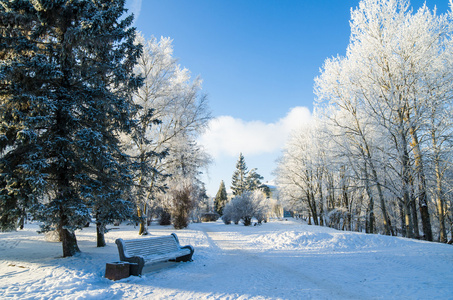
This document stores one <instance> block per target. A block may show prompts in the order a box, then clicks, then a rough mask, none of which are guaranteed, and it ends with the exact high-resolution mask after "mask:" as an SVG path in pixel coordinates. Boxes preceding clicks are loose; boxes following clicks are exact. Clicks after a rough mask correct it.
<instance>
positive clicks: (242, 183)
mask: <svg viewBox="0 0 453 300" xmlns="http://www.w3.org/2000/svg"><path fill="white" fill-rule="evenodd" d="M262 179H263V176H261V175H260V174H258V173H256V168H255V169H251V170H250V171H248V170H247V165H246V163H245V159H244V156H243V155H242V153H240V154H239V159H238V161H237V163H236V171H234V173H233V178H232V185H231V189H232V190H233V195H235V196H239V195H242V193H243V192H245V191H254V190H256V189H258V188H259V186H260V185H261V180H262Z"/></svg>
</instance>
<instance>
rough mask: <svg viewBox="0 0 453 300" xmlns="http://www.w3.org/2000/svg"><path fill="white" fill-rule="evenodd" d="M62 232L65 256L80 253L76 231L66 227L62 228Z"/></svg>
mask: <svg viewBox="0 0 453 300" xmlns="http://www.w3.org/2000/svg"><path fill="white" fill-rule="evenodd" d="M60 232H61V238H62V244H63V257H68V256H74V255H75V254H77V253H79V252H80V249H79V246H77V239H76V235H75V233H74V232H73V231H69V230H68V229H65V228H61V231H60Z"/></svg>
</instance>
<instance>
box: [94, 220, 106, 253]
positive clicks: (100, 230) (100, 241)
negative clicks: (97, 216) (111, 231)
mask: <svg viewBox="0 0 453 300" xmlns="http://www.w3.org/2000/svg"><path fill="white" fill-rule="evenodd" d="M105 245H106V244H105V225H104V224H101V223H98V222H96V247H105Z"/></svg>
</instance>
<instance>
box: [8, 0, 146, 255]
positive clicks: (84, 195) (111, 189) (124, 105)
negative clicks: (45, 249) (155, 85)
mask: <svg viewBox="0 0 453 300" xmlns="http://www.w3.org/2000/svg"><path fill="white" fill-rule="evenodd" d="M124 4H125V0H97V1H86V0H72V1H69V0H58V1H57V0H35V1H25V0H13V1H2V5H1V6H0V20H1V21H0V31H1V33H2V42H1V43H0V56H1V65H0V101H1V102H0V105H1V114H0V151H1V153H2V157H1V158H0V173H1V174H2V175H1V181H0V205H1V213H2V214H8V213H10V214H11V212H12V213H13V214H14V211H15V210H17V209H18V208H20V204H27V205H30V204H31V203H34V204H36V203H37V202H39V205H38V206H36V207H37V211H36V212H37V214H36V215H37V216H38V217H39V218H40V219H41V220H42V221H43V222H44V224H45V226H44V227H43V230H44V231H47V230H51V229H55V228H56V229H58V230H59V231H60V233H61V239H62V242H63V256H72V255H74V254H75V253H77V252H78V251H79V249H78V246H77V240H76V237H75V234H74V231H75V230H76V229H78V228H81V227H82V226H83V225H84V224H86V222H87V220H89V218H90V217H91V216H90V208H92V209H93V210H94V213H95V215H96V218H97V222H98V229H99V231H100V232H99V233H100V234H102V231H103V227H104V226H105V223H107V222H110V221H111V220H112V219H115V218H119V219H124V218H127V217H130V214H131V212H132V210H131V206H130V202H129V201H128V200H127V199H124V198H123V197H122V191H124V190H125V189H126V188H127V186H128V182H129V180H128V179H129V177H128V170H127V168H126V164H125V163H126V157H125V156H124V155H123V154H122V152H121V150H120V149H119V147H118V145H119V143H118V139H117V137H118V133H119V132H121V131H125V130H128V127H129V126H130V125H131V122H130V117H129V116H130V110H131V109H132V106H131V102H130V99H129V95H130V94H131V91H132V90H134V89H136V88H137V87H138V86H139V85H140V83H141V80H140V79H139V78H135V77H134V75H132V74H133V73H132V68H133V66H134V65H135V62H136V59H137V57H138V56H139V54H140V49H141V47H140V46H135V45H134V43H133V41H134V37H135V30H134V28H130V25H131V23H132V16H129V17H126V18H122V15H123V13H124V12H125V8H124ZM9 220H11V218H10V219H9ZM5 221H8V220H5Z"/></svg>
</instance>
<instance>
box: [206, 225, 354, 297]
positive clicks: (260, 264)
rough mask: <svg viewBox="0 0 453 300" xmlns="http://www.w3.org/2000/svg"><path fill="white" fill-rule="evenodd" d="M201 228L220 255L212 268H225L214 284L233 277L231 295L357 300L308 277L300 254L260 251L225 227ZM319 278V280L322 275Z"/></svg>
mask: <svg viewBox="0 0 453 300" xmlns="http://www.w3.org/2000/svg"><path fill="white" fill-rule="evenodd" d="M201 229H202V230H203V232H204V233H205V234H206V236H207V239H208V242H209V244H210V247H212V249H217V251H218V253H219V256H218V258H217V261H216V266H215V268H217V267H218V266H224V268H223V272H218V277H219V278H216V279H214V282H218V281H219V280H222V278H234V280H233V282H228V283H227V284H228V285H231V286H232V290H231V292H232V293H234V294H236V295H246V294H249V295H254V296H259V295H263V297H269V296H270V297H272V298H282V299H296V298H300V299H311V298H313V299H321V298H326V297H327V298H330V299H333V298H351V299H360V295H359V294H354V293H352V292H348V291H345V290H343V288H342V287H341V286H339V285H337V284H336V283H335V282H327V281H326V280H323V279H322V278H316V277H317V276H313V274H307V273H306V272H305V268H304V265H306V264H307V263H308V262H307V261H305V259H306V257H303V255H301V253H300V251H294V250H293V251H288V250H287V251H278V250H277V251H276V250H268V251H265V252H263V251H262V249H260V248H259V247H258V245H257V244H251V240H250V236H249V235H238V234H232V233H231V232H229V231H228V229H230V228H228V227H225V226H218V225H217V224H208V225H207V226H203V227H201ZM213 271H214V272H213V273H215V270H213ZM238 274H240V276H237V275H238ZM319 275H321V276H320V277H322V274H319ZM288 287H290V288H288Z"/></svg>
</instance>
